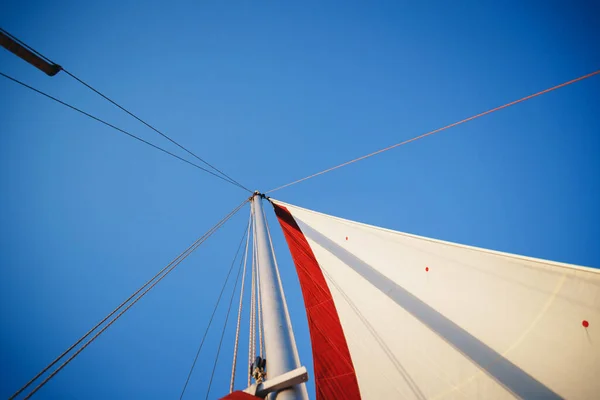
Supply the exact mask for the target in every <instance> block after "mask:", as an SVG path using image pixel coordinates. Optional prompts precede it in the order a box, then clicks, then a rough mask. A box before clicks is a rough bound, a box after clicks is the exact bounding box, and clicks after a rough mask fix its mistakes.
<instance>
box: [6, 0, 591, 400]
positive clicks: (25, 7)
mask: <svg viewBox="0 0 600 400" xmlns="http://www.w3.org/2000/svg"><path fill="white" fill-rule="evenodd" d="M0 26H2V27H3V28H4V29H6V30H8V31H9V32H11V33H13V34H14V35H16V36H17V37H19V38H21V39H22V40H24V41H25V42H27V43H28V44H30V45H32V46H33V47H34V48H36V49H38V50H39V51H40V52H42V53H43V54H45V55H46V56H48V57H50V58H51V59H53V60H55V61H56V62H57V63H59V64H62V65H63V66H65V67H66V68H67V69H69V70H70V71H71V72H73V73H74V74H75V75H77V76H79V77H80V78H82V79H84V80H86V81H87V82H89V83H90V84H92V85H93V86H95V87H96V88H98V89H100V90H101V91H103V92H104V93H106V94H107V95H109V96H111V97H112V98H114V99H115V100H116V101H118V102H120V103H121V104H123V105H125V106H126V107H128V108H129V109H131V110H132V111H133V112H135V113H137V114H139V115H140V116H141V117H142V118H145V119H147V120H148V121H149V122H150V123H151V124H153V125H155V126H156V127H158V128H159V129H162V130H164V131H165V132H166V133H167V134H169V135H171V136H172V137H173V138H174V139H175V140H178V141H180V142H181V143H182V144H184V145H185V146H187V147H189V148H190V149H192V150H193V151H194V152H196V153H197V154H199V155H201V156H202V157H205V158H206V159H207V160H208V161H209V162H211V163H214V164H215V165H217V166H218V167H219V168H222V169H223V170H225V171H226V172H227V173H229V174H231V175H232V176H233V177H234V178H235V179H237V180H239V181H240V182H242V183H243V184H245V185H247V186H249V187H250V188H251V189H258V190H261V191H266V190H269V189H272V188H274V187H276V186H279V185H281V184H284V183H287V182H289V181H292V180H295V179H297V178H301V177H303V176H306V175H308V174H310V173H313V172H317V171H319V170H322V169H324V168H327V167H330V166H333V165H335V164H338V163H340V162H343V161H346V160H348V159H351V158H354V157H357V156H360V155H362V154H365V153H367V152H370V151H373V150H377V149H379V148H381V147H385V146H388V145H390V144H393V143H396V142H399V141H402V140H405V139H408V138H410V137H413V136H416V135H418V134H421V133H424V132H427V131H429V130H431V129H435V128H438V127H441V126H443V125H446V124H448V123H451V122H455V121H457V120H459V119H462V118H465V117H468V116H471V115H473V114H476V113H479V112H481V111H485V110H487V109H489V108H492V107H495V106H498V105H501V104H504V103H506V102H509V101H512V100H515V99H518V98H520V97H522V96H525V95H528V94H531V93H534V92H536V91H539V90H542V89H545V88H547V87H550V86H553V85H556V84H559V83H562V82H564V81H567V80H570V79H573V78H576V77H578V76H580V75H584V74H587V73H589V72H592V71H594V70H597V69H599V68H600V51H599V49H600V6H599V4H598V2H595V1H529V2H523V1H505V2H490V1H459V2H445V1H440V2H402V1H392V2H377V3H375V2H371V3H368V4H367V3H365V2H362V3H359V2H322V1H316V2H310V1H302V2H295V3H294V4H292V3H291V2H250V1H247V2H198V1H188V2H173V1H171V2H166V1H155V0H150V1H145V2H139V1H129V0H123V1H102V2H88V1H51V2H47V1H13V0H8V1H4V2H3V3H2V6H1V8H0ZM0 70H1V71H2V72H5V73H8V74H10V75H12V76H14V77H16V78H18V79H21V80H23V81H25V82H27V83H29V84H31V85H33V86H35V87H37V88H40V89H42V90H45V91H47V92H49V93H51V94H53V95H55V96H58V97H59V98H61V99H63V100H65V101H68V102H71V103H73V104H74V105H77V106H78V107H81V108H83V109H84V110H87V111H89V112H92V113H93V114H96V115H98V116H101V117H103V118H106V119H107V120H109V121H110V122H112V123H114V124H116V125H118V126H120V127H123V128H125V129H129V130H131V131H132V132H133V133H136V134H138V135H140V136H142V137H143V138H145V139H147V140H150V141H152V142H154V143H157V144H160V145H161V146H164V147H165V148H167V149H169V150H172V151H174V152H178V154H181V155H182V156H185V153H182V152H180V151H179V150H178V149H177V148H176V147H174V146H173V145H171V144H170V143H168V142H167V141H166V140H164V139H163V138H161V137H159V136H158V135H157V134H156V133H154V132H152V131H151V130H149V129H147V128H145V127H144V126H142V125H141V124H140V123H138V122H136V121H135V120H133V119H132V118H130V117H128V116H127V115H125V114H124V113H122V112H120V111H119V110H118V109H116V108H115V107H114V106H112V105H110V104H109V103H107V102H106V101H104V100H102V99H101V98H99V97H98V96H97V95H95V94H94V93H92V92H91V91H89V90H87V89H86V88H85V87H83V86H81V85H80V84H78V83H77V82H75V81H73V80H72V79H70V78H69V77H68V76H67V75H65V74H64V73H61V74H59V75H57V76H56V77H53V78H49V77H47V76H45V75H44V74H43V73H41V72H40V71H38V70H36V69H35V68H33V67H31V66H29V65H28V64H26V63H25V62H23V61H22V60H20V59H18V58H16V57H15V56H13V55H12V54H11V53H8V52H7V51H4V50H1V51H0ZM0 105H1V107H0V368H1V372H0V397H3V398H6V397H8V396H9V395H10V394H11V393H12V392H13V391H15V390H16V389H17V388H18V387H20V386H21V385H22V384H24V383H25V382H26V381H27V380H28V379H29V378H30V377H32V376H33V375H34V374H35V373H36V372H38V371H39V370H40V369H41V368H42V367H44V366H45V365H46V364H47V363H48V362H50V361H51V360H52V359H53V358H54V357H55V356H56V355H58V354H59V353H60V352H62V351H63V350H64V349H66V348H67V347H68V346H69V345H70V344H71V343H73V342H74V341H75V340H76V339H77V338H78V337H79V336H80V335H82V334H83V333H84V332H86V331H87V330H88V329H89V328H90V327H91V326H93V325H94V324H95V323H96V322H98V321H99V320H100V319H101V318H102V317H103V316H105V315H106V314H107V313H108V312H109V311H111V310H112V309H113V308H114V307H115V306H116V305H117V304H119V303H120V302H121V301H122V300H124V299H125V298H127V297H128V296H129V294H131V293H132V292H133V291H134V290H135V289H137V288H138V287H139V286H140V285H141V284H142V283H144V282H145V281H146V280H147V279H149V278H150V277H151V276H152V275H154V273H155V272H157V271H158V270H159V269H161V268H162V267H163V266H164V265H166V264H167V263H168V262H169V261H170V260H171V259H172V258H174V257H175V256H176V255H178V254H179V253H180V252H181V251H182V250H184V249H185V248H186V247H187V246H188V245H189V244H190V243H192V242H193V241H194V240H195V239H196V238H197V237H199V236H200V235H201V234H202V233H204V232H205V231H206V230H207V229H208V228H209V227H211V226H212V225H213V224H214V223H216V222H217V221H218V220H219V219H220V218H221V217H222V216H224V215H225V214H227V213H228V212H229V211H230V210H231V209H232V208H233V207H234V206H236V205H237V204H239V203H240V202H241V201H242V200H243V199H244V198H245V197H246V196H247V194H246V193H245V192H244V191H242V190H240V189H238V188H236V187H234V186H230V185H228V184H225V183H223V182H222V181H220V180H217V179H215V178H213V177H211V176H209V175H207V174H204V173H203V172H201V171H198V170H196V169H194V168H192V167H190V166H189V165H186V164H184V163H182V162H180V161H177V160H175V159H173V158H170V157H168V156H166V155H164V154H161V153H159V152H157V151H155V150H153V149H151V148H148V147H145V146H144V145H141V144H139V143H137V142H136V141H134V140H132V139H130V138H128V137H126V136H124V135H122V134H120V133H118V132H115V131H113V130H111V129H109V128H107V127H105V126H102V125H100V124H98V123H97V122H94V121H92V120H89V119H87V118H86V117H84V116H81V115H79V114H77V113H75V112H73V111H71V110H69V109H66V108H64V107H62V106H60V105H58V104H56V103H53V102H51V101H49V100H48V99H45V98H43V97H41V96H39V95H36V94H34V93H32V92H30V91H28V90H26V89H24V88H22V87H20V86H18V85H16V84H14V83H12V82H10V81H7V80H6V79H3V78H2V79H0ZM599 116H600V76H596V77H593V78H591V79H589V80H586V81H583V82H580V83H577V84H574V85H572V86H569V87H566V88H563V89H560V90H558V91H555V92H552V93H550V94H547V95H544V96H542V97H539V98H536V99H534V100H531V101H529V102H526V103H523V104H519V105H517V106H515V107H512V108H510V109H506V110H503V111H500V112H498V113H495V114H493V115H489V116H486V117H484V118H481V119H478V120H476V121H473V122H470V123H468V124H465V125H462V126H460V127H457V128H453V129H451V130H448V131H445V132H443V133H439V134H438V135H435V136H432V137H429V138H427V139H424V140H422V141H418V142H415V143H412V144H410V145H408V146H405V147H401V148H398V149H395V150H393V151H390V152H387V153H384V154H382V155H379V156H377V157H374V158H371V159H368V160H366V161H362V162H360V163H357V164H354V165H352V166H349V167H345V168H343V169H340V170H337V171H335V172H331V173H329V174H326V175H323V176H321V177H318V178H315V179H312V180H309V181H306V182H303V183H301V184H298V185H295V186H292V187H289V188H286V189H283V190H281V191H280V192H276V193H275V194H274V195H273V196H274V197H275V198H278V199H281V200H283V201H287V202H290V203H293V204H296V205H299V206H303V207H307V208H311V209H315V210H318V211H321V212H325V213H329V214H333V215H336V216H340V217H344V218H349V219H353V220H358V221H361V222H366V223H370V224H374V225H379V226H384V227H386V228H390V229H396V230H401V231H404V232H409V233H414V234H419V235H425V236H429V237H433V238H438V239H443V240H449V241H455V242H459V243H464V244H469V245H474V246H481V247H486V248H491V249H494V250H500V251H507V252H513V253H517V254H522V255H527V256H533V257H541V258H546V259H551V260H555V261H561V262H567V263H573V264H579V265H585V266H591V267H596V268H598V267H600V246H598V238H599V237H600V207H598V205H599V204H600V178H599V177H600V173H599V171H600V158H599V153H600V118H599ZM265 210H266V211H267V212H268V217H269V219H270V222H271V226H272V228H273V233H274V235H275V247H276V251H277V253H278V256H279V260H280V264H281V268H282V275H283V280H284V284H285V287H286V294H287V296H288V301H289V304H290V311H291V313H292V319H293V324H294V328H295V332H296V337H297V341H298V347H299V349H300V355H301V358H302V362H303V363H304V365H306V366H307V367H308V368H309V370H311V371H312V359H311V354H310V341H309V338H308V329H307V325H306V316H305V312H304V309H303V305H302V298H301V293H300V289H299V286H298V283H297V278H296V277H295V272H294V268H293V264H292V263H291V258H290V255H289V252H288V250H287V247H286V246H285V243H284V240H283V236H282V234H281V231H280V229H279V227H278V225H277V223H276V220H275V219H274V215H273V213H272V211H271V209H270V207H267V206H266V207H265ZM248 212H249V211H248V207H246V208H245V209H244V210H243V211H242V212H240V213H239V214H238V215H237V216H236V217H235V218H234V219H232V220H231V221H230V222H229V223H228V224H227V225H226V226H225V227H224V228H223V230H222V231H219V232H218V233H217V234H216V235H215V236H213V237H212V238H211V239H209V241H208V242H207V243H206V244H205V245H203V246H202V247H201V248H200V249H199V250H198V251H197V252H196V253H195V254H193V255H192V256H191V257H190V258H189V259H188V260H186V262H185V263H183V264H182V265H181V266H180V267H179V268H178V269H177V270H175V271H174V272H173V274H172V275H170V276H169V277H168V278H166V279H165V280H164V281H163V282H161V283H160V284H159V285H158V286H157V287H156V288H155V289H154V290H153V291H152V292H150V293H149V294H148V296H146V297H145V298H144V299H143V300H142V301H140V302H139V303H138V304H136V305H135V306H134V307H133V308H132V309H131V310H130V311H129V312H128V313H127V314H125V316H124V317H123V318H122V319H121V320H119V321H118V322H117V323H115V325H113V327H111V328H110V329H109V330H108V331H106V333H105V334H104V335H102V336H101V337H100V338H99V339H98V340H97V341H96V342H94V343H93V344H92V345H91V346H90V347H89V348H88V349H86V350H85V351H84V352H83V353H82V354H81V355H80V356H79V357H78V358H77V359H76V360H75V361H74V362H72V363H71V364H70V365H69V366H68V367H67V368H65V369H64V370H63V371H62V372H61V373H60V374H58V375H57V377H56V378H55V379H54V380H52V381H51V382H50V383H49V384H48V385H47V386H46V387H44V389H43V390H42V391H40V392H39V396H38V398H46V399H59V398H60V399H106V398H112V399H138V398H140V399H141V398H145V399H172V398H178V396H179V393H180V392H181V389H182V386H183V384H184V382H185V378H186V376H187V373H188V370H189V367H190V364H191V362H192V360H193V356H194V354H195V351H196V349H197V346H198V344H199V341H200V337H201V335H202V333H203V332H204V329H205V327H206V324H207V322H208V318H209V316H210V313H211V311H212V307H213V304H214V302H215V300H216V297H217V294H218V292H219V290H220V287H221V285H222V282H223V280H224V277H225V275H226V273H227V269H228V267H229V264H230V262H231V258H232V257H233V254H234V252H235V249H236V247H237V244H238V242H239V239H240V236H241V234H242V231H243V230H244V226H245V224H246V221H247V218H248ZM231 286H232V282H230V285H229V286H228V287H229V288H231ZM230 290H231V289H228V290H227V291H226V295H225V296H226V297H227V300H228V296H229V293H231V292H230ZM226 303H227V301H226V302H225V304H222V305H221V308H220V309H219V312H218V314H217V317H216V319H215V322H214V325H213V328H212V330H211V331H210V334H209V337H208V342H207V345H206V347H205V351H203V353H202V356H201V360H200V362H199V364H198V365H197V367H196V370H195V372H194V375H193V377H192V379H191V383H190V386H189V387H188V391H187V393H186V398H204V396H205V393H206V389H207V386H208V380H209V377H210V371H211V370H212V363H213V360H214V356H215V354H216V347H217V345H218V341H219V336H220V329H221V327H222V324H223V321H224V317H225V306H226ZM506 318H510V316H506ZM598 322H599V323H600V321H598ZM246 325H247V323H246ZM246 329H247V328H246ZM233 330H234V324H233V323H231V321H230V324H229V326H228V330H227V334H226V337H225V344H224V347H223V350H222V353H221V358H220V360H219V364H218V366H217V373H216V377H215V381H214V383H213V388H212V391H211V394H210V398H216V397H218V396H220V395H224V394H225V393H226V392H227V389H228V382H229V376H230V368H231V352H232V347H233ZM242 337H243V338H244V339H242V347H241V350H240V351H241V354H242V356H241V358H240V360H241V362H240V368H239V369H238V371H239V375H238V376H239V379H238V380H237V383H236V386H237V388H240V389H241V388H244V387H245V371H246V361H245V360H246V354H247V347H246V346H247V338H246V333H244V332H243V335H242ZM309 390H310V392H311V393H313V392H314V383H313V382H312V381H311V382H310V383H309Z"/></svg>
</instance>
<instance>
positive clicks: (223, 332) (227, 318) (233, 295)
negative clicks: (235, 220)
mask: <svg viewBox="0 0 600 400" xmlns="http://www.w3.org/2000/svg"><path fill="white" fill-rule="evenodd" d="M241 261H242V260H240V267H239V268H238V274H237V278H235V285H234V286H233V291H232V292H231V298H230V299H229V308H228V309H227V316H226V317H225V323H223V330H222V331H221V340H220V341H219V348H218V349H217V355H216V356H215V363H214V364H213V369H212V373H211V374H210V381H209V382H208V389H206V400H208V395H209V394H210V387H211V386H212V381H213V378H214V376H215V370H216V368H217V362H218V361H219V354H220V353H221V345H222V344H223V338H224V337H225V328H227V321H229V314H230V313H231V305H232V304H233V298H234V297H235V290H236V289H237V284H238V281H239V280H240V275H241V273H242V262H241Z"/></svg>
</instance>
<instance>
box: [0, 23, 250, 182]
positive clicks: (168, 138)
mask: <svg viewBox="0 0 600 400" xmlns="http://www.w3.org/2000/svg"><path fill="white" fill-rule="evenodd" d="M0 31H1V32H2V33H4V34H5V35H6V36H8V37H10V38H11V39H12V40H14V41H15V42H17V43H19V44H20V45H22V46H23V47H25V48H26V49H28V50H29V51H31V52H32V53H34V54H36V55H37V56H38V57H40V58H42V59H44V60H46V61H47V62H49V63H50V64H54V65H58V64H56V63H55V62H54V61H52V60H50V59H49V58H48V57H46V56H44V55H43V54H41V53H40V52H38V51H37V50H35V49H33V48H32V47H30V46H29V45H27V44H26V43H24V42H23V41H21V40H20V39H18V38H17V37H15V36H13V35H11V34H10V33H8V32H7V31H5V30H4V29H2V28H0ZM59 67H60V69H61V70H63V71H64V72H65V73H66V74H67V75H69V76H70V77H71V78H73V79H75V80H76V81H78V82H79V83H81V84H82V85H84V86H86V87H87V88H88V89H90V90H92V91H93V92H95V93H96V94H98V95H100V96H101V97H103V98H104V99H105V100H107V101H109V102H110V103H112V104H113V105H115V106H117V107H118V108H120V109H121V110H122V111H124V112H126V113H127V114H129V115H130V116H132V117H133V118H135V119H137V120H138V121H139V122H141V123H142V124H144V125H146V126H147V127H148V128H150V129H152V130H153V131H155V132H156V133H158V134H159V135H161V136H162V137H164V138H165V139H167V140H168V141H170V142H171V143H173V144H174V145H176V146H177V147H179V148H180V149H182V150H184V151H185V152H187V153H188V154H190V155H191V156H193V157H194V158H196V159H197V160H199V161H200V162H202V163H204V164H205V165H207V166H209V167H210V168H212V169H213V170H215V171H216V172H218V173H220V174H221V175H223V176H224V177H225V178H227V179H225V180H227V181H229V182H230V183H232V184H234V185H236V186H238V187H240V188H242V189H244V190H246V191H248V192H250V193H252V191H251V190H250V189H248V188H246V187H245V186H243V185H242V184H240V183H239V182H237V181H236V180H235V179H233V178H232V177H230V176H229V175H227V174H226V173H225V172H223V171H221V170H220V169H218V168H217V167H215V166H214V165H212V164H210V163H209V162H207V161H206V160H204V159H202V158H201V157H199V156H198V155H196V154H194V153H193V152H192V151H190V150H188V149H187V148H185V147H184V146H183V145H181V144H179V143H177V142H176V141H175V140H173V139H172V138H170V137H169V136H167V135H166V134H165V133H163V132H161V131H159V130H158V129H156V128H155V127H153V126H152V125H150V124H149V123H147V122H146V121H144V120H143V119H141V118H140V117H138V116H137V115H135V114H134V113H132V112H131V111H129V110H127V109H126V108H125V107H123V106H121V105H120V104H118V103H116V102H115V101H113V100H112V99H111V98H109V97H108V96H106V95H104V94H103V93H101V92H100V91H98V90H97V89H95V88H94V87H92V86H91V85H89V84H87V83H86V82H84V81H83V80H82V79H80V78H78V77H77V76H75V75H74V74H72V73H71V72H69V71H67V70H66V69H64V68H63V67H62V66H59Z"/></svg>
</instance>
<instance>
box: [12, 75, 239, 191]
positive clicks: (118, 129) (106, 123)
mask: <svg viewBox="0 0 600 400" xmlns="http://www.w3.org/2000/svg"><path fill="white" fill-rule="evenodd" d="M0 75H1V76H3V77H5V78H6V79H9V80H11V81H13V82H15V83H18V84H19V85H21V86H24V87H26V88H27V89H30V90H33V91H34V92H36V93H39V94H41V95H43V96H46V97H47V98H49V99H51V100H54V101H56V102H57V103H60V104H62V105H63V106H66V107H69V108H70V109H72V110H75V111H77V112H79V113H81V114H83V115H85V116H86V117H88V118H91V119H93V120H95V121H98V122H100V123H102V124H104V125H106V126H108V127H110V128H113V129H114V130H116V131H119V132H121V133H124V134H125V135H127V136H129V137H131V138H133V139H135V140H138V141H140V142H142V143H144V144H146V145H148V146H150V147H152V148H154V149H156V150H160V151H162V152H163V153H166V154H168V155H170V156H171V157H175V158H176V159H178V160H180V161H183V162H184V163H187V164H189V165H191V166H194V167H196V168H198V169H200V170H202V171H204V172H206V173H208V174H211V175H212V176H215V177H217V178H219V179H221V180H223V181H225V182H228V183H231V184H233V182H230V181H228V180H227V179H225V178H223V177H222V176H220V175H217V174H215V173H214V172H212V171H209V170H208V169H206V168H204V167H201V166H200V165H198V164H195V163H193V162H191V161H188V160H186V159H185V158H182V157H179V156H178V155H176V154H174V153H171V152H170V151H168V150H165V149H163V148H162V147H159V146H157V145H155V144H152V143H150V142H148V141H147V140H144V139H142V138H140V137H138V136H136V135H134V134H133V133H130V132H128V131H126V130H124V129H121V128H119V127H117V126H115V125H113V124H111V123H109V122H106V121H104V120H103V119H100V118H98V117H95V116H93V115H92V114H90V113H87V112H85V111H83V110H81V109H79V108H77V107H75V106H72V105H70V104H68V103H65V102H64V101H62V100H59V99H57V98H56V97H54V96H51V95H49V94H48V93H45V92H42V91H41V90H38V89H36V88H34V87H32V86H29V85H28V84H26V83H23V82H21V81H20V80H18V79H15V78H13V77H11V76H9V75H6V74H5V73H3V72H0Z"/></svg>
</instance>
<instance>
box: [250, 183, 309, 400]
mask: <svg viewBox="0 0 600 400" xmlns="http://www.w3.org/2000/svg"><path fill="white" fill-rule="evenodd" d="M263 197H264V195H261V194H260V193H258V192H255V194H254V196H253V198H252V211H253V213H254V223H255V227H256V231H255V234H256V247H257V259H258V271H259V275H260V288H259V289H260V292H261V294H260V296H261V297H260V298H261V305H260V306H261V307H262V314H263V315H262V318H263V326H264V337H265V358H266V360H267V364H266V370H267V380H266V381H265V383H268V381H269V380H272V379H274V378H277V377H280V376H282V375H284V374H285V373H287V372H290V371H293V370H297V369H298V368H300V367H301V365H300V360H299V357H298V350H297V349H296V341H295V340H294V333H293V331H292V324H291V322H290V316H289V314H288V310H287V306H286V302H285V295H284V293H283V288H282V287H281V285H280V277H279V271H278V270H277V267H276V264H275V261H274V259H273V249H272V247H271V242H270V240H269V237H268V236H267V227H266V224H265V220H264V214H263V208H262V198H263ZM269 398H270V399H275V398H276V399H277V400H292V399H294V400H296V399H308V393H307V391H306V385H305V384H304V383H299V384H296V385H294V386H292V387H290V388H289V389H286V390H284V391H282V392H279V393H274V394H271V396H270V397H269Z"/></svg>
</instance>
